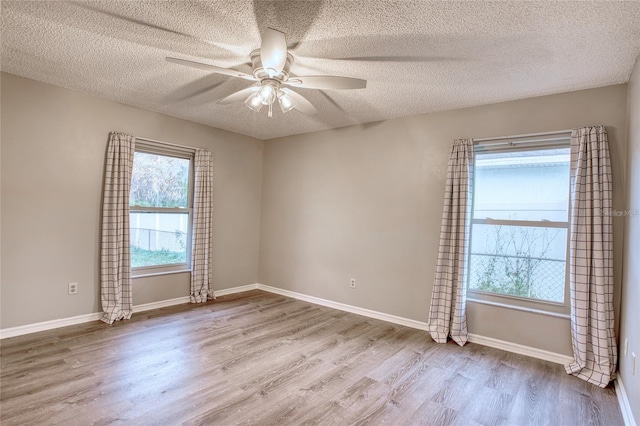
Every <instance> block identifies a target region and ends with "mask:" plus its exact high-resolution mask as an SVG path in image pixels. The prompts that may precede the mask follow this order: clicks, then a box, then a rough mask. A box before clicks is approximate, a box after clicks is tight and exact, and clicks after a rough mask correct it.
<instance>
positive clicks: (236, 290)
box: [213, 284, 258, 297]
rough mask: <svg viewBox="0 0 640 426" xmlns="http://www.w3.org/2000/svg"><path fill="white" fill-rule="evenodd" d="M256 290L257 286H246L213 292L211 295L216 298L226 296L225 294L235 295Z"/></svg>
mask: <svg viewBox="0 0 640 426" xmlns="http://www.w3.org/2000/svg"><path fill="white" fill-rule="evenodd" d="M257 288H258V284H247V285H241V286H239V287H233V288H225V289H222V290H215V291H214V292H213V294H214V295H215V296H216V297H218V296H226V295H227V294H235V293H243V292H245V291H249V290H256V289H257Z"/></svg>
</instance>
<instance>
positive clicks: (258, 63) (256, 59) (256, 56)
mask: <svg viewBox="0 0 640 426" xmlns="http://www.w3.org/2000/svg"><path fill="white" fill-rule="evenodd" d="M292 63H293V56H292V55H291V54H290V53H287V61H286V62H285V64H284V67H283V68H282V71H281V72H280V74H278V75H275V76H273V77H269V74H268V73H267V72H266V71H265V70H264V68H263V67H262V60H261V59H260V49H256V50H254V51H253V52H251V66H252V68H253V76H254V77H255V78H257V79H259V80H263V79H265V78H271V79H274V80H278V81H287V80H288V79H289V69H290V68H291V64H292Z"/></svg>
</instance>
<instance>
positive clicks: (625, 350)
mask: <svg viewBox="0 0 640 426" xmlns="http://www.w3.org/2000/svg"><path fill="white" fill-rule="evenodd" d="M628 353H629V339H624V356H627V354H628Z"/></svg>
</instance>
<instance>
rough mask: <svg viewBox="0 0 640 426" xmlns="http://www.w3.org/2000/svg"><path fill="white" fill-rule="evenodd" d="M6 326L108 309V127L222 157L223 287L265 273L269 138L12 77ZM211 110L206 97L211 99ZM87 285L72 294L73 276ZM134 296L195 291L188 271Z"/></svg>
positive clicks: (7, 91)
mask: <svg viewBox="0 0 640 426" xmlns="http://www.w3.org/2000/svg"><path fill="white" fill-rule="evenodd" d="M1 89H2V123H1V124H2V130H1V131H2V133H1V138H2V177H1V179H2V180H1V182H2V212H1V220H2V242H1V244H2V245H1V248H2V271H1V273H2V275H1V278H2V282H1V294H2V296H1V303H2V306H1V310H2V314H1V317H0V327H1V328H3V329H4V328H9V327H14V326H19V325H24V324H31V323H36V322H40V321H47V320H53V319H57V318H66V317H72V316H76V315H82V314H88V313H92V312H99V311H100V310H101V309H100V303H99V300H100V299H99V286H98V236H99V224H100V197H101V195H100V194H101V190H102V179H103V170H104V168H103V163H104V155H105V149H106V143H107V136H108V133H109V131H112V130H117V131H121V132H127V133H131V134H133V135H136V136H141V137H147V138H152V139H158V140H163V141H167V142H174V143H178V144H183V145H189V146H193V147H202V148H207V149H210V150H211V151H212V152H213V155H214V179H215V183H214V197H215V207H214V233H215V237H216V238H215V243H214V267H213V271H214V277H213V279H214V289H223V288H229V287H236V286H240V285H245V284H251V283H255V282H257V279H258V249H259V243H258V241H259V234H260V231H259V227H260V191H261V174H262V170H261V168H262V147H263V143H262V142H261V141H259V140H256V139H253V138H249V137H245V136H241V135H238V134H234V133H230V132H226V131H223V130H217V129H213V128H211V127H207V126H203V125H199V124H195V123H192V122H188V121H184V120H180V119H176V118H172V117H168V116H165V115H161V114H157V113H153V112H149V111H145V110H142V109H139V108H133V107H129V106H125V105H122V104H118V103H115V102H110V101H106V100H102V99H98V98H95V97H93V96H89V95H85V94H81V93H78V92H73V91H69V90H65V89H61V88H59V87H55V86H51V85H47V84H43V83H38V82H35V81H32V80H27V79H23V78H19V77H16V76H14V75H10V74H6V73H3V74H2V80H1ZM203 107H206V106H203ZM69 282H78V283H79V293H78V294H77V295H74V296H69V295H67V283H69ZM133 286H134V304H136V305H139V304H143V303H149V302H155V301H161V300H166V299H171V298H176V297H182V296H187V295H188V294H189V275H188V274H175V275H167V276H163V277H157V278H144V279H136V280H134V284H133Z"/></svg>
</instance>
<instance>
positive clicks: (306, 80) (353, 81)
mask: <svg viewBox="0 0 640 426" xmlns="http://www.w3.org/2000/svg"><path fill="white" fill-rule="evenodd" d="M284 84H287V85H289V86H293V87H302V88H304V89H320V90H337V89H364V88H365V87H367V80H361V79H359V78H351V77H337V76H333V75H309V76H304V77H300V76H295V77H291V78H289V80H287V81H285V82H284Z"/></svg>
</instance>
